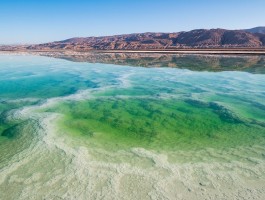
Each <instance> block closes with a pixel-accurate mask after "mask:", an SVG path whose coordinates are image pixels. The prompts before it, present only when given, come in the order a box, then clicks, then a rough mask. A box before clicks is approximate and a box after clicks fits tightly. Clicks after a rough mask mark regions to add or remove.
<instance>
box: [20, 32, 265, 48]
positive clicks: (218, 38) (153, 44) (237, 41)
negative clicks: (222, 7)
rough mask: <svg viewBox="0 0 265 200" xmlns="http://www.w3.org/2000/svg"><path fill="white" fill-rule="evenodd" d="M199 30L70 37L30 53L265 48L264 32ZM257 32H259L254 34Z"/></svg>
mask: <svg viewBox="0 0 265 200" xmlns="http://www.w3.org/2000/svg"><path fill="white" fill-rule="evenodd" d="M249 30H251V31H252V32H251V31H247V30H225V29H209V30H208V29H198V30H192V31H188V32H179V33H140V34H125V35H115V36H105V37H86V38H71V39H67V40H63V41H57V42H51V43H45V44H39V45H30V46H26V47H24V48H25V49H29V50H76V51H88V50H148V49H149V50H150V49H178V48H262V47H263V48H264V47H265V33H262V31H261V29H260V28H259V29H253V30H252V29H249ZM255 30H256V32H255Z"/></svg>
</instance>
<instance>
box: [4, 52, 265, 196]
mask: <svg viewBox="0 0 265 200" xmlns="http://www.w3.org/2000/svg"><path fill="white" fill-rule="evenodd" d="M49 56H50V55H49ZM53 57H59V58H63V59H58V58H51V57H43V56H37V55H35V56H33V55H9V54H5V55H0V191H1V192H0V199H264V198H265V146H264V145H265V102H264V99H265V90H264V88H265V74H264V72H265V70H264V69H265V64H264V57H262V56H254V57H251V56H248V57H238V56H236V57H228V56H195V55H193V56H190V55H187V56H185V55H182V56H177V55H166V56H163V55H156V56H154V55H153V56H151V57H150V55H148V56H147V55H145V54H143V55H141V54H139V55H135V54H133V55H130V54H129V55H124V54H121V55H117V54H115V55H104V54H103V55H100V54H96V55H89V56H88V55H86V56H84V55H83V56H79V57H77V56H75V57H73V56H72V57H71V56H65V55H64V56H58V55H56V56H54V55H53ZM69 60H70V61H69ZM73 61H78V62H73ZM102 63H104V64H102ZM129 65H130V66H129ZM134 66H137V67H134ZM141 66H143V67H141ZM146 66H148V68H145V67H146ZM152 66H154V67H155V68H152ZM150 67H151V68H150Z"/></svg>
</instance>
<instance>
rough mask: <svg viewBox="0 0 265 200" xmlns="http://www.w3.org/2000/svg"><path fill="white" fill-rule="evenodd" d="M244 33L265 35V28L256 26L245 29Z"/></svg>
mask: <svg viewBox="0 0 265 200" xmlns="http://www.w3.org/2000/svg"><path fill="white" fill-rule="evenodd" d="M244 31H247V32H249V33H262V34H265V26H258V27H254V28H250V29H245V30H244Z"/></svg>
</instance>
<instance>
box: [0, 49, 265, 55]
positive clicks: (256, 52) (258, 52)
mask: <svg viewBox="0 0 265 200" xmlns="http://www.w3.org/2000/svg"><path fill="white" fill-rule="evenodd" d="M0 53H72V54H75V53H78V54H80V53H150V54H157V53H158V54H203V55H211V54H216V55H265V49H176V50H175V49H168V50H164V49H158V50H89V51H76V50H60V49H55V50H0Z"/></svg>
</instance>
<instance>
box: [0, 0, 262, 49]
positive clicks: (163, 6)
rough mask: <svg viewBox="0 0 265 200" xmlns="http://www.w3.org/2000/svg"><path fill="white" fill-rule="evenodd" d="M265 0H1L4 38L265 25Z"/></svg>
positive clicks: (60, 37) (0, 37)
mask: <svg viewBox="0 0 265 200" xmlns="http://www.w3.org/2000/svg"><path fill="white" fill-rule="evenodd" d="M264 8H265V0H182V1H180V0H126V1H125V0H123V1H122V0H109V1H107V0H93V1H88V0H0V26H1V28H0V30H1V31H0V44H16V43H42V42H49V41H55V40H63V39H67V38H71V37H86V36H103V35H114V34H124V33H139V32H178V31H188V30H192V29H198V28H226V29H241V28H251V27H255V26H264V25H265V14H264Z"/></svg>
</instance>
